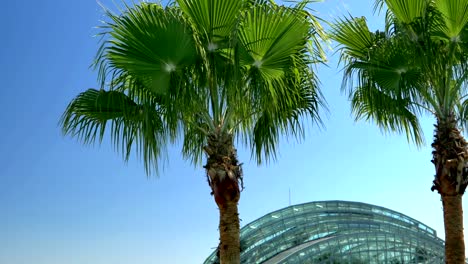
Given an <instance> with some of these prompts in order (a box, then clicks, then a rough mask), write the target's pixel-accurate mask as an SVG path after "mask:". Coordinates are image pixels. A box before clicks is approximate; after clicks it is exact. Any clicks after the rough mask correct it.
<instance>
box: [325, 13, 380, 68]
mask: <svg viewBox="0 0 468 264" xmlns="http://www.w3.org/2000/svg"><path fill="white" fill-rule="evenodd" d="M331 38H332V39H334V40H335V41H337V42H338V43H339V44H340V51H341V59H340V60H341V61H343V62H347V61H348V60H349V59H350V58H355V59H361V60H365V59H367V58H368V56H369V51H370V49H371V48H372V47H373V46H374V45H375V44H376V43H375V41H376V38H375V36H374V35H373V34H372V33H371V32H370V31H369V28H368V26H367V23H366V20H365V18H364V17H361V18H354V17H350V18H348V17H345V18H341V19H339V20H338V21H336V22H335V23H334V24H333V25H332V33H331Z"/></svg>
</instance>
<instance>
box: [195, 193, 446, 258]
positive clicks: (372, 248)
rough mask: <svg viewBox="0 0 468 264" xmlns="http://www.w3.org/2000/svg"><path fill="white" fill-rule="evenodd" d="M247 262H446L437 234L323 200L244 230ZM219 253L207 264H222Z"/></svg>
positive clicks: (391, 215)
mask: <svg viewBox="0 0 468 264" xmlns="http://www.w3.org/2000/svg"><path fill="white" fill-rule="evenodd" d="M240 236H241V262H242V263H248V264H250V263H264V264H273V263H274V264H277V263H314V264H315V263H327V264H328V263H334V264H337V263H353V264H360V263H363V264H364V263H365V264H369V263H371V264H372V263H392V264H400V263H401V264H402V263H444V242H443V240H441V239H440V238H438V237H437V234H436V231H435V230H434V229H432V228H430V227H428V226H426V225H424V224H423V223H421V222H419V221H417V220H415V219H413V218H411V217H408V216H406V215H403V214H401V213H398V212H395V211H392V210H389V209H386V208H383V207H380V206H375V205H370V204H365V203H358V202H346V201H323V202H311V203H305V204H299V205H293V206H289V207H286V208H284V209H281V210H278V211H275V212H272V213H269V214H267V215H265V216H263V217H261V218H259V219H257V220H255V221H253V222H251V223H249V224H247V225H246V226H244V227H243V228H242V229H241V234H240ZM216 253H217V252H216V251H215V252H213V253H212V254H211V255H210V256H209V257H208V258H207V259H206V260H205V262H204V263H205V264H215V263H219V260H218V257H217V256H216Z"/></svg>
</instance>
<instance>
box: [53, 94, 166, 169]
mask: <svg viewBox="0 0 468 264" xmlns="http://www.w3.org/2000/svg"><path fill="white" fill-rule="evenodd" d="M60 123H61V126H62V128H63V133H64V134H70V135H72V136H74V137H77V138H79V139H80V140H82V141H83V142H84V143H85V144H90V143H93V142H95V141H96V140H99V141H102V139H103V137H104V134H105V130H106V127H107V126H108V125H109V124H110V126H111V127H110V131H111V140H112V142H113V143H114V146H115V148H116V149H117V150H119V151H121V152H122V154H123V155H124V158H125V160H128V159H129V157H130V154H131V151H132V146H133V145H135V146H136V151H137V154H139V155H140V156H142V158H143V160H144V162H145V169H146V170H147V171H148V172H150V171H151V169H152V168H153V169H156V170H157V169H158V160H159V158H160V157H161V154H162V151H163V150H164V148H165V145H166V142H165V141H166V137H167V136H166V129H165V127H164V125H163V121H162V119H161V113H160V112H158V111H157V110H156V109H155V107H154V105H148V104H137V103H136V102H135V101H134V100H132V99H131V98H130V97H128V96H127V95H125V94H124V93H121V92H118V91H104V90H95V89H89V90H87V91H85V92H83V93H81V94H79V95H78V96H77V97H76V98H75V99H74V100H73V101H72V102H71V103H70V104H69V105H68V107H67V109H66V111H65V112H64V114H63V116H62V118H61V120H60Z"/></svg>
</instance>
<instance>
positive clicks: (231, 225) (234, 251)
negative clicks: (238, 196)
mask: <svg viewBox="0 0 468 264" xmlns="http://www.w3.org/2000/svg"><path fill="white" fill-rule="evenodd" d="M219 218H220V221H219V235H220V241H221V243H220V247H219V250H220V253H219V255H220V262H221V264H224V263H229V264H230V263H235V264H239V263H240V238H239V235H240V226H239V213H238V212H237V203H236V202H226V203H225V204H224V205H223V206H220V207H219Z"/></svg>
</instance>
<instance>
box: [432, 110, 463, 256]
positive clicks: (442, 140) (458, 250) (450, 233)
mask: <svg viewBox="0 0 468 264" xmlns="http://www.w3.org/2000/svg"><path fill="white" fill-rule="evenodd" d="M467 145H468V144H467V143H466V141H465V139H464V138H463V136H462V135H461V133H460V130H459V129H458V127H457V122H456V120H455V118H453V115H449V116H448V118H446V119H443V120H441V119H438V120H437V125H436V126H435V135H434V143H432V147H433V149H434V150H433V152H432V155H433V159H432V162H433V163H434V165H435V169H436V175H435V180H434V182H433V184H434V185H433V186H432V190H437V191H438V192H439V194H440V195H441V196H442V205H443V209H444V225H445V263H447V264H464V263H465V243H464V236H463V208H462V196H463V194H464V193H465V189H466V186H467V183H468V174H467V168H466V166H467V165H466V164H467V162H468V150H467Z"/></svg>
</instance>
